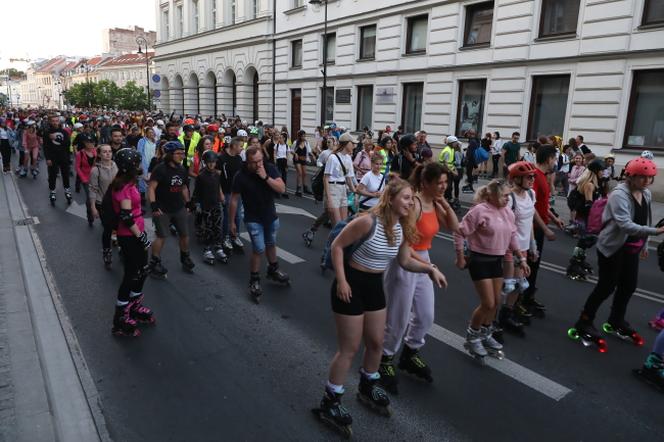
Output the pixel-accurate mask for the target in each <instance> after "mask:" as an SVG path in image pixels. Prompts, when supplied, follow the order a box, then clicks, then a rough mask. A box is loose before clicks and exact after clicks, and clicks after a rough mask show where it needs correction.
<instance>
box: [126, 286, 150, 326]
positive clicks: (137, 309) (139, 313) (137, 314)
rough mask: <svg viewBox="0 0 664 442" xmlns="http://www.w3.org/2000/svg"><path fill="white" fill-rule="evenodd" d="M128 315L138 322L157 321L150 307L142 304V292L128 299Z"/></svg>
mask: <svg viewBox="0 0 664 442" xmlns="http://www.w3.org/2000/svg"><path fill="white" fill-rule="evenodd" d="M129 316H130V317H131V319H133V320H134V321H136V322H137V323H139V324H154V323H155V322H157V318H155V317H154V312H153V311H152V309H150V307H146V306H144V305H143V293H141V294H140V295H138V296H135V297H133V298H131V300H130V301H129Z"/></svg>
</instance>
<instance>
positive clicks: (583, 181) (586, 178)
mask: <svg viewBox="0 0 664 442" xmlns="http://www.w3.org/2000/svg"><path fill="white" fill-rule="evenodd" d="M588 184H592V185H593V191H594V190H595V189H597V188H598V187H599V180H598V179H597V174H596V173H595V172H593V171H592V170H590V169H586V170H584V171H583V172H582V173H581V176H580V177H579V179H577V180H576V189H577V190H578V191H579V192H580V193H584V190H585V187H586V186H587V185H588Z"/></svg>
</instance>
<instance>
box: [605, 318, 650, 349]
mask: <svg viewBox="0 0 664 442" xmlns="http://www.w3.org/2000/svg"><path fill="white" fill-rule="evenodd" d="M602 330H604V332H605V333H608V334H610V335H614V336H617V337H618V338H620V339H622V340H625V341H632V343H633V344H634V345H637V346H639V347H640V346H642V345H643V344H644V340H643V338H642V337H641V335H639V334H638V333H637V332H636V330H634V329H633V328H632V327H631V326H630V325H629V323H628V322H627V321H625V320H622V321H612V320H609V321H607V322H605V323H604V324H603V325H602Z"/></svg>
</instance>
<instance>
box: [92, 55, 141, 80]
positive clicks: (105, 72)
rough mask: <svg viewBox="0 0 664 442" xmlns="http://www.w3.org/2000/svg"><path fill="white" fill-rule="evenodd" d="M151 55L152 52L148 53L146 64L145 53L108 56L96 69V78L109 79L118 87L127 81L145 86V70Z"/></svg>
mask: <svg viewBox="0 0 664 442" xmlns="http://www.w3.org/2000/svg"><path fill="white" fill-rule="evenodd" d="M153 56H154V52H150V53H149V54H148V65H146V60H145V53H141V54H125V55H120V56H117V57H113V58H109V59H108V60H105V61H104V62H103V63H101V64H100V65H99V67H98V68H97V69H96V74H97V80H109V81H112V82H114V83H115V84H117V85H118V87H124V86H125V85H126V84H127V83H128V82H130V81H133V82H134V83H136V85H137V86H140V87H142V88H145V87H146V85H147V70H148V66H149V63H150V59H152V57H153Z"/></svg>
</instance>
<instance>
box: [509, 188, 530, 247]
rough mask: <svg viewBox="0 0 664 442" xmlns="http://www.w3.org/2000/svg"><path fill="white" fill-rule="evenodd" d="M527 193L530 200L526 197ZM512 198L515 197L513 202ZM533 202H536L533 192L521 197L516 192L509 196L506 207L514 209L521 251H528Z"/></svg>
mask: <svg viewBox="0 0 664 442" xmlns="http://www.w3.org/2000/svg"><path fill="white" fill-rule="evenodd" d="M529 192H530V195H531V196H532V198H531V197H530V196H528V193H529ZM513 197H515V199H514V200H512V198H513ZM535 201H537V199H536V197H535V192H534V191H532V190H526V191H525V192H524V193H523V195H521V196H519V195H517V194H516V192H514V193H512V194H510V199H509V201H508V203H507V205H508V207H510V208H513V209H514V218H515V223H516V237H517V242H518V243H519V249H520V250H521V251H524V250H528V249H530V238H531V232H532V230H533V217H534V216H535ZM515 202H516V204H515Z"/></svg>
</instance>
